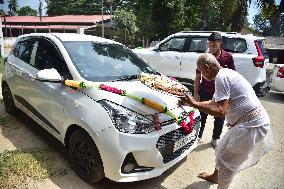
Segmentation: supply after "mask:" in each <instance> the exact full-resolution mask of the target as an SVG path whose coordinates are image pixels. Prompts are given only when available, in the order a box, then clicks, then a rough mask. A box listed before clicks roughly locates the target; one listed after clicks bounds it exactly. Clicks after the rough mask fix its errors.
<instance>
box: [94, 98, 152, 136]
mask: <svg viewBox="0 0 284 189" xmlns="http://www.w3.org/2000/svg"><path fill="white" fill-rule="evenodd" d="M99 103H100V104H101V105H102V107H104V108H105V109H106V111H107V112H108V114H109V116H110V118H111V119H112V121H113V123H114V125H115V127H116V129H117V130H118V131H119V132H123V133H133V134H144V133H150V132H152V131H154V122H153V121H151V120H150V119H148V118H146V117H144V116H143V115H140V114H138V113H136V112H133V111H131V110H129V109H127V108H125V107H122V106H120V105H117V104H115V103H113V102H110V101H106V100H101V101H99Z"/></svg>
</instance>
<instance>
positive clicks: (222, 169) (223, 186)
mask: <svg viewBox="0 0 284 189" xmlns="http://www.w3.org/2000/svg"><path fill="white" fill-rule="evenodd" d="M235 175H236V172H234V171H231V170H230V169H228V168H227V167H226V166H225V165H224V164H223V163H222V162H221V161H220V163H219V174H218V187H217V189H228V188H229V186H230V184H231V183H232V181H233V178H234V177H235Z"/></svg>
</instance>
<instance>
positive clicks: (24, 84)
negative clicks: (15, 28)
mask: <svg viewBox="0 0 284 189" xmlns="http://www.w3.org/2000/svg"><path fill="white" fill-rule="evenodd" d="M142 72H143V73H144V74H156V75H159V73H157V72H156V71H155V70H154V69H153V68H152V67H151V66H149V65H148V64H147V63H145V62H144V61H143V60H142V59H140V58H139V57H138V56H136V55H135V54H134V53H133V52H132V51H131V50H130V49H128V48H126V47H125V46H123V45H121V44H119V43H117V42H114V41H111V40H107V39H104V38H99V37H94V36H88V35H79V34H51V33H50V34H29V35H23V36H20V37H18V39H17V41H16V43H15V45H14V47H13V49H12V51H11V53H10V55H9V56H8V58H7V61H6V63H5V67H4V74H3V77H2V94H3V100H4V105H5V109H6V111H7V112H8V113H10V114H16V113H17V112H18V111H19V110H21V111H23V112H24V113H26V114H27V115H28V116H30V117H31V118H32V119H34V120H35V121H36V122H37V123H38V124H39V125H41V126H42V127H43V128H44V129H46V130H47V131H48V132H50V133H51V134H52V135H53V136H54V137H55V138H56V139H58V140H59V141H60V142H61V143H62V144H63V145H65V146H66V148H67V149H68V156H69V158H70V160H71V163H72V164H73V165H74V169H75V171H76V172H77V173H78V175H79V176H80V177H81V178H82V179H84V180H85V181H87V182H90V183H94V182H97V181H100V180H101V179H102V178H104V177H107V178H109V179H111V180H114V181H117V182H131V181H138V180H143V179H148V178H152V177H156V176H159V175H161V174H162V173H163V172H164V171H165V170H167V169H169V168H170V167H172V166H173V165H174V164H176V163H177V162H179V161H180V160H181V159H183V158H184V157H185V156H186V155H187V154H188V153H189V152H190V151H192V150H193V149H194V148H195V147H196V146H197V141H196V137H197V134H198V129H199V124H200V122H199V120H200V116H199V112H198V110H194V109H192V108H191V107H186V106H185V107H179V106H178V105H177V104H178V98H177V97H176V96H174V95H172V94H169V93H165V92H161V91H158V90H155V89H153V88H151V87H149V86H146V85H145V84H143V83H142V82H141V81H140V80H139V75H140V74H141V73H142ZM67 80H68V81H70V82H71V83H72V82H75V83H76V82H77V83H78V82H79V83H80V87H79V88H78V86H77V87H74V86H73V85H68V86H67V85H66V82H65V83H64V82H63V81H67ZM81 84H83V85H81ZM102 84H103V85H104V86H108V87H109V88H111V89H114V88H115V89H117V90H118V89H119V91H123V92H124V94H125V93H126V92H127V94H131V96H130V95H128V96H127V95H118V94H117V93H115V91H111V90H110V91H106V90H100V89H99V88H98V87H95V86H102ZM85 85H89V87H86V86H85ZM92 86H93V87H92ZM135 96H137V99H138V100H139V99H142V100H143V99H144V100H145V99H151V102H152V104H151V105H150V106H148V105H146V104H145V103H144V104H143V103H141V102H142V101H141V102H139V101H137V99H136V100H135V99H134V97H135ZM129 97H133V98H129ZM133 99H134V100H133ZM157 105H160V106H161V107H165V108H164V109H165V110H166V111H165V112H161V111H157V110H156V109H155V108H153V107H155V106H157ZM166 112H171V114H169V113H166ZM188 112H191V114H190V115H191V116H193V117H190V119H189V117H188V115H189V114H188ZM192 112H194V114H192ZM172 115H177V116H178V117H179V119H181V120H184V121H185V122H186V121H188V120H190V123H192V125H191V126H192V130H191V132H190V133H185V132H184V130H183V127H182V126H181V125H180V124H178V123H179V122H177V119H173V116H172ZM193 119H194V122H192V120H193ZM157 120H158V122H157ZM157 123H159V124H157ZM157 125H160V128H157V127H156V126H157Z"/></svg>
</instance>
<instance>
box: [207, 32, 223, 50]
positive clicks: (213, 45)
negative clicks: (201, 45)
mask: <svg viewBox="0 0 284 189" xmlns="http://www.w3.org/2000/svg"><path fill="white" fill-rule="evenodd" d="M208 41H209V43H208V46H209V51H210V53H212V54H214V55H217V54H218V53H219V52H220V49H221V45H222V36H221V34H220V33H218V32H213V33H212V34H211V35H210V36H209V37H208Z"/></svg>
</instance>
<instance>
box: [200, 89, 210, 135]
mask: <svg viewBox="0 0 284 189" xmlns="http://www.w3.org/2000/svg"><path fill="white" fill-rule="evenodd" d="M199 96H200V101H201V102H202V101H206V100H208V95H207V94H206V92H205V91H203V90H202V89H200V90H199ZM200 116H201V120H200V123H201V125H200V129H199V134H198V138H202V135H203V131H204V128H205V124H206V119H207V116H208V114H206V113H204V112H200Z"/></svg>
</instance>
